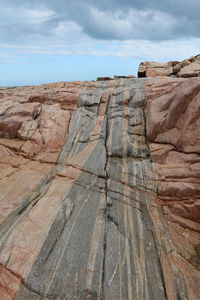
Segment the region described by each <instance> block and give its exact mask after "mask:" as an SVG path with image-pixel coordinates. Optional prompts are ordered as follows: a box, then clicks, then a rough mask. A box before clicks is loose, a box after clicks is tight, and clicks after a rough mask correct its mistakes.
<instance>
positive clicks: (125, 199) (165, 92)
mask: <svg viewBox="0 0 200 300" xmlns="http://www.w3.org/2000/svg"><path fill="white" fill-rule="evenodd" d="M160 68H163V67H161V66H160ZM168 69H169V70H168V71H166V70H165V72H166V73H169V72H171V69H172V67H169V68H168ZM183 69H184V68H183ZM183 69H181V71H183ZM179 72H180V71H179ZM165 75H166V74H165ZM199 126H200V78H189V79H187V78H163V79H157V80H155V79H150V78H145V79H137V78H116V79H115V80H106V81H101V80H100V81H97V82H72V83H67V82H61V83H57V84H48V85H41V86H36V87H20V88H10V89H0V199H1V201H0V220H1V227H0V241H1V242H0V269H1V271H0V299H1V300H69V299H70V300H73V299H74V300H76V299H79V300H86V299H88V300H89V299H91V300H92V299H93V300H95V299H99V300H113V299H116V300H117V299H119V300H126V299H127V300H157V299H160V300H165V299H168V300H198V299H200V284H199V283H200V253H199V251H200V234H199V232H200V134H199Z"/></svg>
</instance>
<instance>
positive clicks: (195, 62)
mask: <svg viewBox="0 0 200 300" xmlns="http://www.w3.org/2000/svg"><path fill="white" fill-rule="evenodd" d="M163 76H164V77H168V76H170V77H185V78H187V77H199V76H200V55H197V56H192V57H190V58H188V59H185V60H184V61H182V62H178V61H170V62H168V63H160V62H142V63H140V65H139V69H138V77H163Z"/></svg>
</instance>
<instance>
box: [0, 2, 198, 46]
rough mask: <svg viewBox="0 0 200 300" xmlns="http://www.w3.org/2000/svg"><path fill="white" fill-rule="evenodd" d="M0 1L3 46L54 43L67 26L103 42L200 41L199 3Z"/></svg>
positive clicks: (0, 28)
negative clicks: (72, 25) (70, 24)
mask: <svg viewBox="0 0 200 300" xmlns="http://www.w3.org/2000/svg"><path fill="white" fill-rule="evenodd" d="M0 1H1V11H0V40H1V42H2V41H4V42H5V41H6V40H13V41H14V40H15V41H19V42H21V41H22V40H23V39H25V40H27V41H28V40H29V38H30V39H32V40H37V39H39V38H42V37H43V38H44V39H46V38H48V37H52V38H53V37H54V34H55V32H56V29H58V28H61V24H63V22H65V23H66V22H69V21H73V22H74V23H76V24H77V25H78V26H79V27H80V28H81V30H82V32H84V33H85V35H87V36H89V37H91V38H93V39H100V40H133V39H137V40H140V39H141V40H142V39H146V40H152V41H160V40H170V39H177V38H186V37H197V38H198V37H200V31H199V27H200V19H199V11H200V1H199V0H190V1H188V0H187V1H186V0H176V1H174V0H163V1H157V0H109V1H106V0H97V1H95V2H94V1H93V0H85V1H81V0H73V1H66V0H15V1H12V0H6V1H5V0H0ZM66 24H67V23H66ZM63 39H64V37H63Z"/></svg>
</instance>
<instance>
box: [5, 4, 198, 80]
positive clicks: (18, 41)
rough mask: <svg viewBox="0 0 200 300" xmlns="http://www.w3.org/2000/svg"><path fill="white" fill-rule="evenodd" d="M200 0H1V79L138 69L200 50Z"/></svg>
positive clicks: (79, 77) (90, 76)
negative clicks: (144, 62) (148, 63)
mask: <svg viewBox="0 0 200 300" xmlns="http://www.w3.org/2000/svg"><path fill="white" fill-rule="evenodd" d="M199 11H200V0H190V1H189V0H162V1H160V0H0V66H1V75H0V86H5V85H25V84H38V83H43V82H51V81H61V80H88V79H89V80H90V79H91V80H92V79H96V77H97V76H113V75H130V74H136V73H137V68H138V64H139V62H141V61H144V60H158V61H169V60H182V59H184V58H187V57H189V56H192V55H196V54H198V53H200V30H199V28H200V18H199Z"/></svg>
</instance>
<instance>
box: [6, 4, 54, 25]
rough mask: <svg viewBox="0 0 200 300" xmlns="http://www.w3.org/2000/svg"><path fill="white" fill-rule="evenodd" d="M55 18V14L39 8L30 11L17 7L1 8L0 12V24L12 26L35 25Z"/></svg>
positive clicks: (49, 10)
mask: <svg viewBox="0 0 200 300" xmlns="http://www.w3.org/2000/svg"><path fill="white" fill-rule="evenodd" d="M54 17H56V13H55V12H54V11H53V10H51V9H48V8H45V7H43V6H41V7H40V8H39V9H30V8H25V7H17V6H2V7H1V10H0V24H1V25H2V26H7V25H8V26H12V25H37V24H41V23H44V22H46V21H47V20H50V19H52V18H54Z"/></svg>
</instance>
